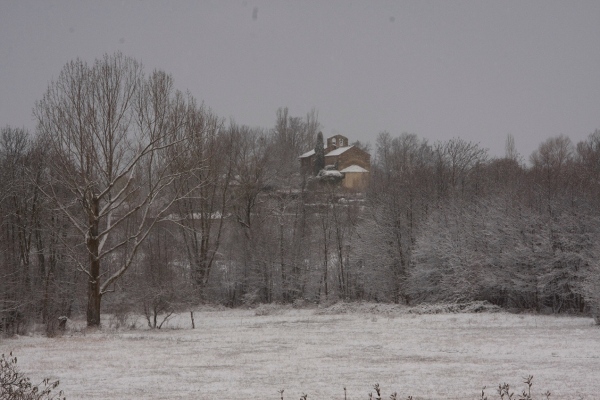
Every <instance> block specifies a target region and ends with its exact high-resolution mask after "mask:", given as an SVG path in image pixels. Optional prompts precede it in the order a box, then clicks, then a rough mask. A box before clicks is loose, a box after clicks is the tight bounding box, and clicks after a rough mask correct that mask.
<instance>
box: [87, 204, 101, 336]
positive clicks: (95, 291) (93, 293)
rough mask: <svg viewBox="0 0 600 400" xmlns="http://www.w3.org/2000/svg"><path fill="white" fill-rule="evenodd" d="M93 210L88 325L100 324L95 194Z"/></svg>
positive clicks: (98, 243) (90, 239) (91, 217)
mask: <svg viewBox="0 0 600 400" xmlns="http://www.w3.org/2000/svg"><path fill="white" fill-rule="evenodd" d="M91 202H92V204H91V210H90V211H91V212H90V216H89V223H90V228H89V236H88V240H87V248H88V251H89V253H90V270H89V277H88V305H87V326H88V327H97V326H100V300H101V299H102V294H101V293H100V258H99V251H100V239H99V238H98V218H97V215H98V211H99V201H98V199H97V198H96V197H95V196H94V197H93V198H92V200H91Z"/></svg>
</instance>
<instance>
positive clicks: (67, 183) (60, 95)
mask: <svg viewBox="0 0 600 400" xmlns="http://www.w3.org/2000/svg"><path fill="white" fill-rule="evenodd" d="M182 102H183V99H182V96H180V95H176V94H175V93H174V89H173V82H172V78H171V77H170V76H169V75H167V74H165V73H164V72H160V71H155V72H154V73H152V74H151V75H150V77H148V78H145V77H144V75H143V72H142V66H141V65H140V64H139V63H138V62H137V61H135V60H133V59H131V58H128V57H125V56H123V55H122V54H120V53H117V54H114V55H105V56H104V57H103V58H102V59H99V60H96V61H95V62H94V64H93V65H92V66H89V65H87V64H86V63H85V62H83V61H80V60H75V61H71V62H70V63H68V64H67V65H66V66H65V67H64V68H63V70H62V71H61V73H60V75H59V77H58V79H57V80H56V81H54V82H51V83H50V85H49V87H48V90H47V92H46V94H45V95H44V97H43V99H42V100H40V101H39V102H37V103H36V107H35V116H36V117H37V120H38V127H39V135H40V136H41V137H42V138H43V140H44V144H45V145H46V146H47V148H48V151H49V152H50V160H51V163H50V165H51V167H52V168H53V170H54V171H55V174H54V175H53V180H52V181H51V183H50V186H49V188H48V189H47V190H45V193H46V194H47V195H48V197H49V198H51V199H52V200H53V201H54V202H55V204H56V206H57V207H58V208H59V209H60V211H61V212H62V213H63V214H64V215H65V216H66V217H67V219H68V221H69V223H70V224H71V226H72V227H73V228H74V229H75V230H76V231H77V232H78V233H79V237H80V240H81V244H82V245H84V246H85V249H86V252H87V258H88V260H87V261H84V260H81V259H79V260H78V265H79V269H80V271H82V272H83V273H85V274H86V276H87V279H88V305H87V323H88V326H98V325H100V304H101V299H102V296H103V295H104V294H106V293H108V292H110V291H111V287H112V285H113V284H114V283H115V282H116V281H117V280H118V279H119V278H120V277H121V276H122V275H123V274H124V273H125V272H126V271H127V269H128V268H129V267H130V266H131V264H132V262H133V261H134V259H135V255H136V253H137V252H138V250H139V248H140V245H141V243H142V242H143V241H144V239H145V238H146V236H147V235H148V233H149V231H150V229H151V228H152V226H153V225H154V223H155V222H156V221H157V220H159V219H160V218H161V216H162V215H163V214H164V213H165V212H166V211H167V210H168V209H169V206H170V205H171V204H172V202H173V201H174V196H171V197H166V196H165V195H166V194H167V192H168V190H167V189H168V188H169V187H170V186H171V184H172V182H173V180H174V179H175V176H174V175H173V174H172V171H171V168H170V162H171V161H172V160H173V159H174V156H173V154H170V153H169V152H168V150H169V149H170V148H172V146H173V145H174V144H175V143H177V141H179V140H181V138H180V137H179V136H178V133H179V130H180V128H181V126H182V124H183V120H184V118H183V116H182V115H180V113H181V110H182V109H183V108H184V107H182ZM59 187H61V188H66V189H67V190H68V195H63V194H62V193H61V192H60V191H59V190H58V188H59ZM108 260H110V261H111V262H110V263H108V262H107V261H108Z"/></svg>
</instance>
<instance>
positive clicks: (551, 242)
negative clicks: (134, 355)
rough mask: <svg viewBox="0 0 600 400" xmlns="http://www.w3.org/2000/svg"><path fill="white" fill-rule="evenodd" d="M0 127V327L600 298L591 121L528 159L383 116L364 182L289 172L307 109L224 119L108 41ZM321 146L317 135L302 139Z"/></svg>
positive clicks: (562, 305) (311, 132) (559, 306)
mask: <svg viewBox="0 0 600 400" xmlns="http://www.w3.org/2000/svg"><path fill="white" fill-rule="evenodd" d="M34 116H35V119H36V122H37V128H36V130H35V132H28V131H26V130H24V129H20V128H14V127H4V128H2V130H1V137H0V187H1V190H0V194H1V197H0V222H1V228H0V314H1V317H2V320H1V326H0V328H2V329H3V330H5V331H10V330H11V329H13V330H14V329H17V327H18V326H25V325H26V324H27V323H32V322H37V323H44V324H46V327H47V328H46V329H47V332H48V333H49V334H52V333H53V332H54V330H56V329H57V326H58V325H59V324H60V321H61V320H60V319H59V317H73V316H76V315H85V316H86V318H87V322H88V325H89V326H96V325H99V324H100V314H101V312H102V313H105V312H110V313H128V312H137V313H143V314H144V315H145V316H146V317H147V320H148V324H149V325H150V326H152V327H159V326H160V323H161V318H163V317H164V316H165V315H169V314H170V313H173V312H183V311H189V310H191V309H192V308H193V307H194V306H196V305H198V304H201V303H217V304H223V305H226V306H230V307H236V306H241V305H246V306H248V305H254V304H259V303H271V302H277V303H296V304H306V303H319V304H323V303H329V302H334V301H338V300H348V301H353V300H365V301H377V302H394V303H404V304H409V305H412V304H418V303H422V302H463V301H473V300H486V301H488V302H491V303H493V304H497V305H499V306H501V307H504V308H506V309H513V310H531V311H537V312H553V313H560V312H573V313H590V314H593V315H598V314H599V308H598V306H599V305H600V265H599V263H598V260H599V259H600V258H599V255H600V254H599V253H600V240H599V239H600V223H599V222H600V221H599V217H600V131H595V132H593V133H591V134H590V135H589V138H588V139H587V140H585V141H582V142H580V143H572V142H571V140H570V139H569V138H568V137H567V136H564V135H561V136H557V137H552V138H550V139H548V140H546V141H545V142H543V143H541V144H540V145H539V147H538V149H537V150H536V151H534V152H533V154H531V155H530V156H529V157H528V158H525V157H523V156H521V155H520V154H519V153H518V152H517V149H516V145H515V143H514V139H513V138H512V137H511V136H510V135H509V136H508V137H507V141H506V154H505V157H503V158H493V157H490V156H489V155H488V153H487V150H486V149H484V148H482V147H481V146H480V145H479V144H476V143H471V142H466V141H464V140H462V139H460V138H455V139H452V140H449V141H447V142H435V143H429V142H428V141H427V140H425V139H422V138H419V137H418V136H417V135H415V134H406V133H404V134H398V135H394V134H391V133H388V132H382V133H380V134H379V135H378V137H377V140H376V142H375V143H374V145H373V148H372V149H371V148H369V147H370V146H368V145H365V144H361V143H358V142H357V143H354V144H355V145H357V146H360V147H361V148H363V149H366V150H368V151H371V154H372V165H371V171H370V182H369V187H368V189H367V190H366V191H365V192H361V193H356V192H351V191H347V190H344V189H343V188H342V187H341V186H340V185H339V184H338V183H337V182H335V181H331V180H322V179H319V178H318V177H315V176H314V175H315V171H302V170H301V168H300V163H299V160H298V156H299V155H300V154H302V153H304V152H306V151H308V150H310V149H314V148H315V146H316V143H317V134H318V132H319V128H320V126H319V122H318V115H317V113H316V112H315V111H312V112H309V113H308V114H307V115H305V116H301V117H298V116H291V115H289V113H288V110H287V109H286V108H281V109H279V110H274V120H275V124H274V126H272V127H265V128H251V127H247V126H242V125H238V124H236V123H235V122H234V121H226V120H224V119H223V118H220V117H219V116H217V115H215V114H214V113H213V112H212V111H211V110H210V108H209V107H207V106H206V105H204V104H201V103H198V101H197V100H195V99H194V98H193V97H192V96H191V95H190V94H189V93H184V92H180V91H177V90H176V89H175V87H174V83H173V79H172V77H171V76H170V75H169V74H167V73H165V72H163V71H153V72H151V73H147V72H145V71H144V70H143V67H142V65H141V64H140V63H138V62H137V61H135V60H133V59H131V58H128V57H125V56H123V55H122V54H118V53H117V54H114V55H106V56H104V57H103V58H102V59H99V60H96V61H95V62H94V63H93V64H91V65H90V64H87V63H85V62H83V61H80V60H75V61H72V62H70V63H68V64H67V65H65V67H64V68H63V70H62V71H61V72H60V75H59V76H58V78H57V79H56V80H55V81H53V82H50V84H49V85H48V89H47V91H46V93H43V94H42V95H41V98H40V100H39V101H38V102H37V103H36V104H35V107H34ZM317 147H318V146H317Z"/></svg>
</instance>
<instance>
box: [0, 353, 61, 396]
mask: <svg viewBox="0 0 600 400" xmlns="http://www.w3.org/2000/svg"><path fill="white" fill-rule="evenodd" d="M58 384H59V381H54V382H51V381H50V380H49V379H44V380H43V381H42V382H41V383H40V384H39V385H34V384H32V383H31V380H30V379H29V378H28V377H26V376H25V375H23V374H22V373H21V372H19V370H18V369H17V357H13V355H12V353H10V354H9V356H8V357H6V356H5V355H4V354H2V357H0V400H59V399H63V400H64V399H65V397H64V396H63V392H62V390H61V391H59V392H58V393H56V394H53V393H52V391H53V390H54V389H56V388H57V387H58Z"/></svg>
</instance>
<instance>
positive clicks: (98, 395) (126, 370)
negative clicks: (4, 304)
mask: <svg viewBox="0 0 600 400" xmlns="http://www.w3.org/2000/svg"><path fill="white" fill-rule="evenodd" d="M371 308H373V307H371ZM375 308H376V307H375ZM267 311H269V312H268V313H267V314H269V315H262V316H260V315H257V312H256V310H213V311H209V310H205V311H199V312H196V313H195V321H196V329H194V330H192V329H191V322H190V319H189V315H181V316H180V317H177V318H174V319H173V320H171V321H170V322H169V324H168V326H167V327H163V329H161V330H153V331H151V330H147V329H143V325H142V323H143V322H142V321H140V322H139V323H138V328H137V329H135V330H117V331H115V330H111V329H109V328H104V329H103V330H102V331H94V332H89V331H88V332H86V331H85V330H82V331H81V332H77V330H75V331H74V330H72V329H71V331H70V332H69V333H67V334H65V335H64V336H63V337H59V338H54V339H48V338H45V337H43V336H33V337H18V338H12V339H4V340H2V341H1V342H0V352H2V353H8V352H10V351H13V352H14V354H15V355H16V356H17V357H18V359H19V362H18V365H19V367H20V369H21V370H22V371H23V372H26V373H27V374H28V375H30V376H31V377H32V378H34V380H36V381H38V380H40V379H41V378H43V377H50V378H52V379H60V381H61V384H60V388H62V389H63V390H64V391H65V394H66V396H67V399H261V400H265V399H273V400H277V399H280V397H281V396H280V394H279V391H280V390H281V389H284V390H285V391H284V393H283V397H284V398H285V399H298V398H300V396H301V395H302V394H303V393H306V394H307V395H308V399H343V398H344V387H346V389H347V397H348V399H367V398H368V394H369V392H372V391H373V389H372V386H373V384H375V383H379V384H380V386H381V387H382V389H383V391H382V394H383V395H384V396H383V397H384V398H389V395H390V394H391V393H392V392H398V398H406V397H407V396H408V395H413V396H414V398H415V399H445V400H447V399H477V398H479V395H480V390H481V387H482V386H484V385H485V386H487V387H488V388H489V389H487V393H488V396H489V397H490V399H491V398H496V396H495V394H494V393H495V389H496V387H497V386H498V384H499V383H503V382H508V383H511V385H513V387H514V388H515V391H517V392H520V391H521V390H522V388H523V386H524V385H523V384H522V383H521V381H522V377H523V376H526V375H528V374H531V375H534V386H533V392H534V393H535V395H536V398H538V397H539V398H541V397H540V396H539V395H540V394H541V393H542V392H544V391H546V390H550V391H551V392H552V396H551V399H590V400H592V399H599V398H600V329H599V328H598V327H597V326H594V325H593V320H592V319H587V318H575V317H554V316H537V315H514V314H508V313H487V314H435V315H415V314H407V313H405V312H399V311H398V309H396V308H393V307H389V308H388V309H386V308H385V307H384V308H376V309H375V310H371V311H368V307H367V308H363V309H361V308H360V307H359V308H358V309H357V310H354V311H352V312H347V313H344V312H343V311H346V310H344V309H343V308H342V309H338V310H337V311H338V312H335V309H333V310H329V312H323V310H315V309H275V310H273V309H267ZM340 311H342V313H340ZM259 314H260V313H259Z"/></svg>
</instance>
